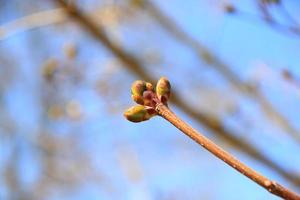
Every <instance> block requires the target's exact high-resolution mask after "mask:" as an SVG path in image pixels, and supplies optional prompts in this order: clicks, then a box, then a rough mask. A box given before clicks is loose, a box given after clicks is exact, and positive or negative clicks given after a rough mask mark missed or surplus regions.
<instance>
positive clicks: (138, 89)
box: [131, 80, 147, 105]
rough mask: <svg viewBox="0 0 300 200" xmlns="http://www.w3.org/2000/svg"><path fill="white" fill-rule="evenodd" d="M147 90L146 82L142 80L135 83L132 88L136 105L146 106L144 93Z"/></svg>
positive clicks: (132, 95)
mask: <svg viewBox="0 0 300 200" xmlns="http://www.w3.org/2000/svg"><path fill="white" fill-rule="evenodd" d="M145 90H147V87H146V82H145V81H141V80H137V81H134V82H133V84H132V86H131V97H132V99H133V100H134V101H135V102H136V103H138V104H141V105H143V104H144V100H143V93H144V91H145Z"/></svg>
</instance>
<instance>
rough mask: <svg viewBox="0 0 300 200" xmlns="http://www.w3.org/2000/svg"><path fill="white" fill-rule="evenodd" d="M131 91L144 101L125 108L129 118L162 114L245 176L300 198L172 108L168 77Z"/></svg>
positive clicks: (295, 199) (293, 199) (291, 197)
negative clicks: (215, 141)
mask: <svg viewBox="0 0 300 200" xmlns="http://www.w3.org/2000/svg"><path fill="white" fill-rule="evenodd" d="M131 94H132V99H133V100H134V101H135V102H136V103H138V104H140V105H136V106H133V107H131V108H129V109H128V110H127V111H125V113H124V116H125V117H126V119H128V120H129V121H131V122H142V121H146V120H149V119H150V118H151V117H153V116H155V115H159V116H161V117H163V118H164V119H166V120H167V121H169V122H170V123H171V124H173V125H174V126H175V127H176V128H178V129H179V130H181V131H182V132H183V133H184V134H185V135H187V136H188V137H190V138H191V139H192V140H194V141H195V142H197V143H198V144H200V145H201V146H202V147H204V148H205V149H206V150H208V151H209V152H211V153H212V154H214V155H215V156H216V157H218V158H219V159H221V160H223V161H224V162H225V163H226V164H228V165H229V166H231V167H232V168H234V169H235V170H237V171H238V172H240V173H241V174H243V175H244V176H246V177H248V178H249V179H251V180H252V181H254V182H256V183H257V184H259V185H260V186H262V187H263V188H265V189H266V190H268V191H269V192H270V193H272V194H274V195H276V196H279V197H281V198H283V199H287V200H300V196H299V195H298V194H296V193H294V192H292V191H290V190H289V189H287V188H285V187H283V186H282V185H280V184H278V183H277V182H275V181H272V180H270V179H268V178H266V177H265V176H263V175H261V174H259V173H258V172H256V171H255V170H253V169H251V168H250V167H248V166H247V165H245V164H244V163H242V162H241V161H239V160H238V159H237V158H235V157H234V156H232V155H231V154H230V153H228V152H226V151H225V150H223V149H222V148H221V147H219V146H218V145H216V144H215V143H213V142H212V141H211V140H209V139H208V138H206V137H205V136H204V135H202V134H201V133H200V132H198V131H196V130H195V129H193V127H191V126H190V125H188V124H187V123H186V122H184V121H183V120H181V119H180V118H179V117H178V116H176V115H175V113H173V112H172V111H171V110H170V109H169V108H168V100H169V98H170V94H171V84H170V83H169V81H168V79H167V78H165V77H162V78H160V79H159V81H158V82H157V84H156V89H155V90H154V89H153V86H152V84H151V83H148V82H145V81H141V80H138V81H135V82H134V83H133V84H132V87H131Z"/></svg>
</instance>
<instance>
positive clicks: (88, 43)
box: [0, 0, 300, 200]
mask: <svg viewBox="0 0 300 200" xmlns="http://www.w3.org/2000/svg"><path fill="white" fill-rule="evenodd" d="M14 2H17V3H19V4H20V6H17V4H14V3H6V4H7V7H5V8H4V9H2V10H3V11H4V12H3V13H2V14H1V15H0V26H1V24H5V23H7V22H9V21H11V20H14V19H16V18H19V17H21V16H24V15H27V14H29V13H31V12H38V11H41V10H45V9H51V8H52V5H49V3H42V2H41V3H39V5H38V6H37V7H36V8H30V9H28V8H27V9H24V8H26V7H24V2H22V1H20V0H19V1H17V0H16V1H14ZM112 2H113V1H111V2H109V1H108V3H101V1H86V3H85V4H80V6H82V7H85V8H86V10H88V11H91V10H93V9H94V8H95V9H98V8H100V7H101V6H103V5H107V4H110V3H112ZM117 2H119V3H120V2H121V3H122V1H117ZM233 2H234V3H236V5H237V7H238V8H240V9H241V10H243V11H245V12H249V13H252V14H253V15H257V12H256V11H255V10H256V7H255V5H254V4H253V2H252V1H243V2H241V1H233ZM155 3H156V4H157V5H159V6H160V8H161V9H162V10H163V11H164V12H165V13H166V14H168V15H169V16H170V17H172V18H173V19H174V20H176V22H177V23H178V24H179V25H180V26H181V27H182V28H183V29H184V30H185V31H187V32H188V33H189V34H191V35H192V36H193V37H194V38H195V39H197V40H199V41H200V42H202V43H203V44H204V45H205V46H206V47H208V48H209V49H211V50H213V51H214V52H215V53H217V54H218V56H219V57H220V58H221V59H222V60H223V61H224V62H226V63H228V64H229V65H230V66H231V67H232V69H233V70H234V71H235V72H236V73H237V74H238V75H239V77H240V78H241V79H242V80H245V81H253V80H256V78H257V76H258V75H260V74H263V76H262V78H260V79H259V81H258V82H259V83H260V85H261V88H260V89H261V91H262V92H263V94H265V95H266V96H267V97H268V98H269V99H270V101H271V102H273V103H274V105H275V106H276V107H278V108H279V110H281V111H282V112H283V113H284V114H285V115H286V116H287V118H288V120H289V121H290V122H291V123H292V124H294V125H295V126H296V127H297V128H300V127H299V125H298V124H299V117H298V113H299V91H298V90H299V88H295V87H293V86H292V85H290V84H288V83H286V82H285V81H283V80H282V78H281V76H280V70H282V69H283V68H288V69H289V70H290V71H291V72H293V73H294V74H295V75H296V76H298V77H299V76H300V71H299V62H298V60H299V55H298V54H299V46H300V37H296V36H289V35H285V34H282V33H280V32H278V31H276V30H273V29H272V28H270V27H268V26H267V25H265V24H264V23H262V22H260V21H259V20H258V21H257V22H253V21H248V20H245V19H243V18H239V17H238V16H234V15H233V16H230V15H226V14H224V13H222V10H221V8H220V7H219V8H218V5H219V4H220V2H219V1H187V2H186V3H184V4H182V1H178V0H174V1H172V3H170V1H155ZM93 5H95V6H93ZM286 6H287V8H288V9H291V10H294V9H296V8H298V9H299V8H300V7H299V6H300V5H299V4H297V3H293V2H292V3H291V2H287V3H286ZM297 6H298V7H297ZM293 13H294V14H295V15H296V13H295V12H293ZM136 15H137V16H135V17H136V18H138V19H135V17H133V19H122V20H120V21H121V25H120V27H118V28H117V31H118V33H119V34H118V35H119V37H120V38H119V39H120V41H121V44H122V45H124V46H126V49H128V50H129V51H131V52H133V53H135V54H137V55H138V56H140V57H142V58H143V56H144V55H147V53H150V54H151V55H154V56H158V59H157V60H155V59H154V61H152V60H150V61H152V62H153V63H152V64H151V62H150V64H148V65H146V69H147V70H148V71H149V72H151V73H152V75H153V76H154V77H157V78H158V77H160V76H162V75H165V76H168V77H169V79H170V81H171V83H172V86H173V88H175V89H176V90H177V91H181V92H180V95H181V96H182V97H184V98H186V101H187V102H190V103H191V104H193V105H194V106H195V107H196V108H195V109H204V110H206V111H207V112H212V113H218V114H220V116H221V117H222V119H223V120H224V121H225V122H226V125H227V128H228V129H229V130H234V132H236V133H237V134H243V133H245V134H246V135H239V137H241V138H243V139H245V140H247V141H249V142H250V143H252V144H255V145H257V147H258V148H259V149H260V150H261V151H262V152H263V153H264V154H265V155H267V156H268V157H270V158H272V160H273V161H275V162H276V163H280V165H281V166H284V168H286V169H288V170H295V171H297V172H298V173H299V174H300V170H299V168H298V167H297V166H299V165H300V159H299V157H298V156H297V153H296V152H299V151H300V149H299V145H298V144H297V143H295V142H294V141H293V140H292V139H291V138H290V137H289V136H287V135H286V134H285V133H284V131H282V130H280V129H278V128H277V127H276V126H274V125H273V124H270V123H269V121H268V120H266V119H265V117H264V115H263V114H262V111H261V110H260V108H259V106H258V105H257V104H256V103H255V102H254V101H253V100H251V99H249V98H247V97H245V96H240V95H239V93H237V92H236V91H234V90H233V89H232V88H231V87H230V85H229V84H228V82H227V81H226V80H224V79H223V78H222V76H220V74H218V72H216V71H215V70H212V69H211V67H210V66H208V65H206V64H204V62H203V61H201V60H199V59H198V58H197V56H196V54H195V53H194V52H193V51H192V50H190V49H189V48H188V47H186V46H185V45H184V44H182V43H180V42H177V41H176V40H174V38H172V37H170V35H169V34H168V33H166V32H165V31H164V30H163V29H161V28H160V27H159V26H157V24H155V23H154V22H153V20H151V19H150V18H149V16H147V15H146V14H145V13H142V14H141V13H137V14H136ZM296 16H297V15H296ZM297 17H298V19H299V15H298V16H297ZM130 20H132V21H133V22H132V21H130ZM144 21H145V22H144ZM114 31H115V30H114ZM108 33H110V32H108ZM65 42H72V43H75V44H76V45H77V46H78V47H79V52H78V56H77V57H76V60H75V61H74V60H73V61H66V59H65V58H64V55H62V54H63V53H62V51H61V49H62V46H63V45H64V43H65ZM0 54H2V55H1V57H4V58H5V59H6V60H8V61H9V62H10V63H12V65H11V66H12V67H13V68H14V70H16V71H17V72H16V73H15V74H17V75H16V76H15V77H14V78H13V79H12V81H11V82H10V83H9V84H8V85H7V86H6V87H4V91H3V90H1V93H2V94H1V98H2V99H1V101H2V102H3V103H2V104H3V105H2V106H3V107H4V108H5V112H6V113H7V114H8V115H9V116H10V117H11V118H12V119H13V120H14V121H15V123H16V124H17V127H16V129H15V130H14V131H15V133H16V135H15V136H14V137H13V138H9V137H3V138H4V139H3V140H0V161H1V162H0V163H2V164H0V171H1V170H3V168H4V163H7V162H8V161H9V159H12V158H11V156H10V155H12V152H13V149H14V147H16V146H17V147H18V148H19V149H20V152H19V154H20V157H21V161H20V163H18V169H19V171H18V172H19V173H20V176H21V177H22V183H23V187H24V188H25V189H26V188H27V187H29V188H30V184H32V182H34V181H35V180H36V178H37V177H38V176H40V175H41V172H40V171H39V170H40V167H41V164H40V163H39V162H40V159H41V158H40V155H39V154H37V153H36V152H35V150H34V148H33V147H32V146H31V145H32V144H31V143H30V142H31V139H32V138H34V137H35V136H36V134H37V132H39V129H40V128H41V127H42V126H45V127H47V129H48V130H49V131H50V132H51V134H54V135H55V136H56V137H62V138H63V137H64V136H66V137H76V138H77V139H76V140H78V141H77V143H76V145H78V146H76V148H75V147H74V152H73V151H72V148H70V150H71V155H76V150H75V149H77V148H78V149H80V150H82V151H83V152H84V153H85V154H84V155H86V156H87V157H88V158H89V159H90V160H92V165H93V166H94V168H93V169H89V168H88V167H87V169H86V170H94V171H96V172H97V173H99V174H101V175H103V182H100V183H97V182H96V183H95V182H93V181H91V180H90V179H89V178H86V177H85V175H84V172H82V173H83V175H82V176H83V181H82V182H81V183H80V186H77V187H75V188H73V189H72V190H70V191H69V190H64V189H62V188H60V186H59V185H57V186H56V187H55V186H54V189H53V191H52V192H51V194H50V195H49V197H48V199H51V200H52V199H55V200H56V199H78V200H81V199H91V200H93V199H124V200H125V199H128V200H132V199H199V198H200V199H230V200H234V199H241V198H242V199H245V200H247V199H249V200H250V199H251V200H252V199H274V200H275V199H278V198H277V197H275V196H273V195H270V194H269V193H268V192H267V191H265V190H264V189H262V188H260V187H259V186H257V185H256V184H255V183H253V182H251V181H250V180H248V179H247V178H245V177H243V176H241V175H240V174H238V173H237V172H235V171H234V170H233V169H231V168H230V167H228V166H227V165H224V164H223V163H222V162H221V161H219V160H218V159H216V158H215V157H213V156H212V155H211V154H210V153H208V152H207V151H205V150H204V149H201V148H199V146H198V145H196V144H195V143H194V142H193V141H191V140H190V139H188V138H186V137H185V136H184V135H182V134H181V133H180V132H179V131H178V130H177V129H176V128H174V127H173V126H172V125H171V124H169V123H168V122H166V121H164V120H163V119H161V118H158V117H157V118H154V119H151V120H150V121H147V122H144V123H139V124H133V123H129V122H128V121H126V120H124V118H123V114H122V113H123V110H125V109H126V108H127V107H128V106H130V105H132V104H133V102H132V101H131V99H130V92H129V88H130V85H131V83H132V81H134V80H135V79H139V77H135V76H133V75H132V74H130V73H129V72H127V71H126V70H125V69H124V68H123V66H122V65H121V64H116V65H113V66H112V67H110V65H109V63H110V62H112V63H115V62H116V59H115V58H114V56H113V55H111V54H110V53H109V52H108V51H107V50H106V49H104V48H103V46H101V45H99V44H98V43H97V42H96V41H95V40H94V39H93V38H91V37H90V35H88V34H87V33H86V32H84V31H82V30H81V29H80V28H79V27H77V26H76V25H75V23H66V24H63V25H51V26H46V27H40V28H37V29H34V30H28V31H25V32H20V33H16V34H14V35H12V36H10V37H8V38H6V39H5V40H2V41H0ZM53 57H54V58H56V59H58V60H59V61H61V62H63V63H67V64H69V65H71V66H72V65H74V67H75V68H76V69H80V70H82V74H83V77H84V78H83V79H84V81H83V83H81V84H78V85H75V84H74V85H72V82H70V83H65V85H66V86H65V85H64V84H63V85H62V86H60V87H59V90H58V91H56V92H57V93H54V94H55V95H56V94H57V95H58V96H63V98H65V99H66V101H69V100H74V99H75V100H76V101H78V102H80V105H81V107H82V110H83V115H84V117H83V118H82V119H81V120H80V121H76V122H73V121H70V120H68V119H62V120H54V121H51V120H50V121H47V120H46V119H45V116H44V115H45V113H43V112H44V111H43V109H44V108H43V107H42V104H41V98H42V97H43V93H42V92H43V87H44V85H42V82H43V78H42V76H41V71H42V64H43V62H44V61H45V60H46V59H49V58H53ZM2 60H4V59H3V58H2ZM2 67H3V69H4V68H6V67H10V66H6V65H5V63H4V61H3V64H2ZM110 70H111V71H110ZM1 71H2V70H1V69H0V73H1ZM0 77H1V75H0ZM67 80H68V79H67ZM106 80H110V82H109V84H108V85H109V87H110V88H112V89H111V90H113V91H118V93H117V94H114V93H113V92H112V91H108V92H107V93H104V95H103V94H102V95H101V94H100V95H99V92H97V91H95V87H96V84H97V82H98V81H100V83H102V82H101V81H104V82H105V81H106ZM187 88H188V89H189V90H190V91H189V90H188V89H187ZM201 88H202V89H201ZM204 91H212V93H206V92H204ZM209 95H212V96H211V97H210V96H209ZM214 95H215V96H214ZM209 97H210V98H213V99H211V100H209ZM216 98H217V99H216ZM218 98H220V99H218ZM207 99H208V101H211V102H208V103H207ZM224 102H225V103H224ZM226 102H228V104H231V103H233V104H237V107H238V109H239V111H240V115H238V116H234V115H232V114H230V113H228V112H226V105H227V103H226ZM209 103H210V104H209ZM214 103H215V105H214ZM207 105H208V106H207ZM197 106H199V107H197ZM215 107H216V108H220V109H221V111H219V110H215V109H214V108H215ZM171 108H172V109H174V110H175V111H176V113H178V115H180V116H181V117H182V118H183V119H185V120H187V121H188V122H189V123H190V124H192V125H193V126H194V127H195V128H196V129H198V130H201V131H202V132H203V133H204V134H205V135H206V136H208V137H209V138H211V139H212V140H214V141H215V142H216V143H218V144H221V146H222V147H224V148H225V149H227V150H229V151H230V152H231V153H233V154H234V155H235V156H236V157H238V158H239V159H241V160H242V161H244V162H245V163H247V164H248V165H249V166H251V167H253V168H254V169H256V170H258V171H260V172H262V173H263V174H264V175H266V176H268V177H270V178H272V179H275V180H278V181H279V182H280V183H282V184H284V185H287V186H288V187H290V188H293V189H295V190H298V192H299V191H300V189H299V188H295V187H293V186H292V185H290V184H289V183H288V182H287V180H285V179H284V178H283V177H281V176H279V175H278V174H276V173H275V172H274V171H272V170H271V169H270V168H268V167H266V166H264V165H263V164H261V163H259V162H257V161H255V160H253V159H251V158H250V157H249V156H247V155H245V154H243V153H241V152H239V151H237V150H236V149H233V148H231V146H230V144H227V143H224V142H223V141H222V140H220V139H219V138H217V137H216V136H215V135H214V134H212V133H211V132H209V131H208V130H206V129H205V128H204V127H203V126H201V125H199V124H198V123H196V122H195V121H193V119H191V118H190V117H189V116H187V115H186V114H185V113H183V112H182V111H181V110H180V109H179V108H176V107H174V106H172V105H171ZM222 109H223V110H222ZM247 122H249V123H247ZM3 130H4V129H1V130H0V133H2V134H3ZM123 157H125V158H126V159H125V161H124V160H122V159H120V158H123ZM131 168H133V169H134V171H135V172H136V173H137V174H131V173H132V172H131V171H130V170H131ZM135 176H138V177H137V178H136V177H135ZM0 188H6V187H4V182H3V181H0ZM237 191H238V192H237ZM2 196H3V198H4V199H5V198H8V196H9V195H8V192H7V191H6V190H5V189H0V198H1V197H2Z"/></svg>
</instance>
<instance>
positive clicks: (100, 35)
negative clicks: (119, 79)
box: [54, 0, 300, 186]
mask: <svg viewBox="0 0 300 200" xmlns="http://www.w3.org/2000/svg"><path fill="white" fill-rule="evenodd" d="M54 1H56V2H58V3H59V4H60V5H61V6H62V7H63V8H64V9H65V11H66V12H67V13H68V14H69V15H70V16H71V17H72V18H73V19H74V20H76V22H77V23H78V24H79V25H80V26H81V27H82V28H83V29H85V30H86V31H87V32H89V33H90V34H91V35H92V36H93V37H94V38H95V39H96V40H97V41H98V42H99V43H100V44H102V45H103V46H104V47H106V48H107V49H108V50H109V51H110V52H111V53H112V54H114V55H115V56H116V57H118V59H119V60H120V61H121V62H122V63H123V65H122V66H124V67H126V68H127V69H128V70H129V71H130V72H132V73H133V74H135V75H136V76H138V77H141V78H143V79H144V80H149V81H151V82H154V78H153V77H152V76H151V75H149V73H147V72H146V71H145V69H144V67H143V64H142V63H141V62H140V61H139V60H138V59H137V58H136V57H135V56H133V55H131V54H130V53H128V52H127V51H126V50H125V49H123V48H122V47H121V46H118V45H117V44H116V43H115V42H113V41H112V40H111V39H109V37H108V36H107V35H106V34H105V31H104V28H103V26H101V25H98V24H97V23H95V22H94V21H93V20H92V19H91V18H90V17H89V16H87V15H86V14H84V13H83V12H81V11H80V10H79V9H78V8H77V7H76V6H75V5H74V4H72V6H70V5H68V4H67V3H66V2H65V1H64V0H54ZM171 100H172V102H173V103H174V105H176V106H178V107H179V108H180V109H182V110H183V111H184V112H186V113H187V114H188V115H189V116H191V117H192V118H194V119H195V120H196V121H197V122H198V123H201V124H203V125H204V126H205V127H206V128H208V129H209V130H211V131H212V132H213V133H214V134H216V135H217V136H218V137H220V138H222V139H224V140H225V141H227V142H229V143H231V144H232V146H234V147H235V148H237V149H239V150H241V151H243V152H244V153H246V154H248V155H249V156H251V157H252V158H253V159H256V160H258V161H260V162H261V163H263V164H264V165H266V166H268V167H270V168H271V169H273V170H274V171H276V172H277V173H278V174H280V175H281V176H283V177H285V178H286V179H287V180H289V181H290V182H291V183H293V184H294V185H295V186H299V185H300V179H299V176H297V175H295V174H293V173H290V172H288V171H286V170H285V169H284V168H283V167H281V166H280V165H278V164H277V163H275V162H274V161H272V160H271V159H269V158H268V157H266V156H265V155H264V154H262V153H261V152H260V151H258V150H257V149H256V148H255V147H254V146H253V145H252V144H251V143H249V142H247V141H245V140H243V139H241V138H239V137H237V136H236V134H235V133H231V132H230V131H228V130H226V128H225V127H224V126H223V124H222V122H221V121H220V120H219V119H218V118H216V117H213V116H209V115H207V114H204V113H202V112H199V111H196V110H195V109H194V108H192V107H191V106H189V105H187V104H186V102H185V101H184V100H183V99H182V98H180V96H179V95H178V94H177V93H176V91H173V92H172V99H171Z"/></svg>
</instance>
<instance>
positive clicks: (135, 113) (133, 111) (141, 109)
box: [124, 105, 155, 122]
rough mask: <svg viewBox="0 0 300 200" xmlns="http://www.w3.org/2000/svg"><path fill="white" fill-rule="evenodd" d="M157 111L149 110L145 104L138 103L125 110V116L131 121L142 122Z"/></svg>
mask: <svg viewBox="0 0 300 200" xmlns="http://www.w3.org/2000/svg"><path fill="white" fill-rule="evenodd" d="M154 115H155V113H152V112H150V110H149V111H148V109H147V108H146V107H145V106H142V105H136V106H132V107H131V108H129V109H128V110H126V111H125V112H124V117H125V118H126V119H127V120H129V121H131V122H142V121H146V120H148V119H150V118H151V117H153V116H154Z"/></svg>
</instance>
